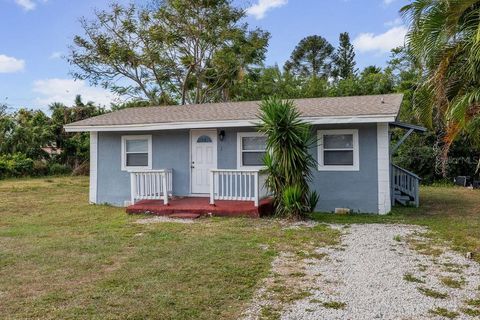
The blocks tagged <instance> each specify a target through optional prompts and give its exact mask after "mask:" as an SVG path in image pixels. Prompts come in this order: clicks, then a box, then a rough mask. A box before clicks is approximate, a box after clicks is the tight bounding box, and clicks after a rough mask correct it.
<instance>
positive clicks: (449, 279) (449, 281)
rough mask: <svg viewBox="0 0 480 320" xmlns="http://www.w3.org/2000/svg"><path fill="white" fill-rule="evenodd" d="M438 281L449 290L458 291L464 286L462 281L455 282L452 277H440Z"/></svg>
mask: <svg viewBox="0 0 480 320" xmlns="http://www.w3.org/2000/svg"><path fill="white" fill-rule="evenodd" d="M440 281H441V282H442V283H443V284H444V285H446V286H447V287H449V288H453V289H460V288H462V287H463V285H464V284H465V281H464V280H457V279H454V278H452V277H442V278H440Z"/></svg>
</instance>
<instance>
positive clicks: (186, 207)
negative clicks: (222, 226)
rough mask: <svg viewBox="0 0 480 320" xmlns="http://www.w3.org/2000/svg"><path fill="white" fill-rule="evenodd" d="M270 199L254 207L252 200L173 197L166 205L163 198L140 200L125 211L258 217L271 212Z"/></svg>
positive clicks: (156, 213)
mask: <svg viewBox="0 0 480 320" xmlns="http://www.w3.org/2000/svg"><path fill="white" fill-rule="evenodd" d="M272 210H273V208H272V201H271V199H263V200H261V201H260V203H259V206H258V207H255V205H254V203H253V201H237V200H216V201H215V205H211V204H210V198H207V197H174V198H173V199H170V200H169V203H168V205H164V204H163V200H141V201H138V202H137V203H135V204H134V205H131V206H128V207H127V209H126V211H127V213H130V214H136V213H137V214H138V213H150V214H154V215H162V216H168V215H172V214H179V213H194V214H200V215H208V214H212V215H214V216H223V217H242V216H243V217H245V216H246V217H252V218H258V217H261V216H264V215H268V214H270V213H271V212H272Z"/></svg>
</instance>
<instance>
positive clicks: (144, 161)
mask: <svg viewBox="0 0 480 320" xmlns="http://www.w3.org/2000/svg"><path fill="white" fill-rule="evenodd" d="M151 169H152V136H151V135H142V136H138V135H128V136H122V170H124V171H128V170H151Z"/></svg>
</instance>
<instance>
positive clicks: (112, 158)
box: [97, 124, 389, 213]
mask: <svg viewBox="0 0 480 320" xmlns="http://www.w3.org/2000/svg"><path fill="white" fill-rule="evenodd" d="M328 129H358V130H359V149H360V157H359V161H360V170H359V171H318V170H316V168H315V169H314V170H313V181H312V183H311V187H312V189H314V190H316V191H317V192H318V193H319V195H320V201H319V203H318V206H317V208H316V209H317V210H318V211H323V212H332V211H334V210H335V208H350V209H351V210H352V211H354V212H362V213H383V212H380V211H381V210H380V211H379V203H380V200H379V185H380V186H381V187H383V184H385V181H383V182H382V184H380V182H379V176H378V164H379V161H378V156H379V150H378V149H377V124H352V125H318V126H315V133H316V131H317V130H328ZM220 130H222V128H219V129H218V131H220ZM224 130H225V138H224V139H223V141H220V139H218V142H217V148H218V149H217V154H218V163H217V165H218V168H219V169H237V132H251V131H254V129H253V128H227V129H224ZM126 134H151V135H152V149H153V155H152V158H153V159H152V160H153V167H152V169H164V168H171V169H173V193H174V194H175V195H188V194H190V132H189V130H173V131H153V132H135V133H127V132H123V133H120V132H99V133H98V161H97V167H98V170H97V203H109V204H112V205H118V206H122V205H124V203H125V201H128V200H129V199H130V179H129V174H128V172H125V171H121V136H122V135H126ZM311 152H312V155H313V156H314V158H315V159H317V147H316V146H314V147H312V149H311ZM386 152H387V154H386V156H387V157H388V149H387V151H386ZM387 189H389V187H387Z"/></svg>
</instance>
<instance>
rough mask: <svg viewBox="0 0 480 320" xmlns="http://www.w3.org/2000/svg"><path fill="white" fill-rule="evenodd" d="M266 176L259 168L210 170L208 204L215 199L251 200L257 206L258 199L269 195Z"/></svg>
mask: <svg viewBox="0 0 480 320" xmlns="http://www.w3.org/2000/svg"><path fill="white" fill-rule="evenodd" d="M266 177H267V176H266V174H262V173H260V171H259V170H230V169H215V170H210V204H215V200H241V201H253V202H254V204H255V206H256V207H258V203H259V202H260V200H262V199H264V198H266V197H268V196H269V193H268V190H267V188H265V179H266Z"/></svg>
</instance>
